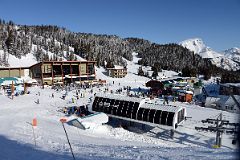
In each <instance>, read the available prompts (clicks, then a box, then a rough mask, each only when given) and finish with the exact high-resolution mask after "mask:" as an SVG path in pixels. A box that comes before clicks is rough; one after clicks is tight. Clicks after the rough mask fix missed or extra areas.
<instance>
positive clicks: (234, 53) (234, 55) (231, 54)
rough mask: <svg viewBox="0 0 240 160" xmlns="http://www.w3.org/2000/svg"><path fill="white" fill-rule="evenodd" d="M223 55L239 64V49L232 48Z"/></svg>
mask: <svg viewBox="0 0 240 160" xmlns="http://www.w3.org/2000/svg"><path fill="white" fill-rule="evenodd" d="M224 55H225V56H226V57H227V58H229V59H232V60H233V61H235V62H239V63H240V48H237V47H234V48H230V49H227V50H225V51H224Z"/></svg>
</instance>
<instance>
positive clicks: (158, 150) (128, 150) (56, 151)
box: [0, 53, 239, 160]
mask: <svg viewBox="0 0 240 160" xmlns="http://www.w3.org/2000/svg"><path fill="white" fill-rule="evenodd" d="M133 55H134V58H133V61H128V62H127V64H128V66H127V68H128V70H129V71H128V75H127V76H126V77H125V78H119V79H118V78H110V77H108V76H106V75H105V74H104V69H103V68H97V77H98V78H100V79H106V80H107V85H105V86H102V87H99V88H97V87H94V88H93V93H91V92H90V90H91V89H86V90H84V89H81V90H80V91H81V93H84V95H85V97H84V98H80V99H79V100H77V99H76V98H75V96H74V95H75V93H76V90H72V91H69V92H68V95H67V97H66V99H65V100H63V99H61V98H60V97H62V95H63V94H65V91H61V90H58V91H57V90H53V89H51V88H48V87H45V89H41V88H40V87H32V88H29V89H28V90H29V91H30V94H26V95H22V96H18V97H14V99H13V100H12V99H10V98H8V97H7V96H5V95H3V94H0V102H1V106H0V122H1V125H0V147H1V152H0V159H11V160H18V159H25V160H31V159H35V160H38V159H39V160H40V159H45V160H51V159H57V160H63V159H71V152H70V149H69V146H68V143H67V140H66V137H65V133H64V130H63V128H62V126H61V123H60V122H59V119H60V118H61V117H64V116H65V115H64V114H63V113H62V112H60V110H61V109H62V108H63V107H65V106H69V105H70V106H73V105H82V104H88V103H89V102H88V101H89V97H93V94H94V93H98V92H100V93H104V92H105V89H106V88H108V90H109V92H110V91H111V90H113V91H116V90H117V89H119V88H120V87H123V86H126V85H128V86H131V87H132V88H133V89H134V88H138V87H141V88H145V85H144V84H145V82H146V81H147V80H149V79H148V78H145V77H140V76H137V75H136V73H137V69H138V68H139V66H138V65H137V64H136V61H137V59H138V58H137V53H134V54H133ZM165 74H166V76H171V75H172V74H171V72H167V71H165ZM113 81H114V82H115V83H114V84H113ZM1 93H3V90H2V91H1ZM52 93H53V94H54V98H52V96H51V95H52ZM122 94H126V92H125V91H124V92H123V93H122ZM39 95H40V96H39ZM72 98H74V99H75V100H74V102H72ZM37 99H39V102H40V103H39V104H37V103H35V102H36V101H37ZM170 103H174V105H182V106H185V107H186V108H187V114H188V117H192V118H189V119H187V121H186V122H185V123H184V124H183V125H181V126H179V127H178V129H177V131H176V132H175V135H174V138H173V139H172V138H171V137H170V136H169V131H168V130H166V129H164V128H161V127H150V126H147V127H146V129H145V130H142V129H139V128H136V127H130V128H128V130H126V129H123V128H121V127H113V126H111V125H102V126H96V127H95V128H92V129H89V130H81V129H79V128H76V127H74V126H71V125H67V124H65V127H66V130H67V133H68V136H69V139H70V142H71V144H72V148H73V152H74V154H75V157H76V159H101V160H102V159H104V160H105V159H146V160H158V159H170V160H171V159H179V160H181V159H185V160H186V159H187V160H188V159H189V160H192V159H206V160H207V159H236V150H235V149H236V146H234V145H232V144H231V140H232V137H231V136H230V135H225V134H224V136H223V146H222V148H219V149H213V148H212V145H214V141H215V136H216V134H215V133H207V132H206V133H201V132H198V131H196V130H195V129H194V127H195V126H203V125H204V124H202V123H201V120H203V119H206V118H215V117H216V116H217V115H218V114H219V113H223V115H224V116H223V117H224V119H226V120H230V121H231V122H237V121H238V118H239V117H238V116H239V115H238V114H234V113H228V112H225V111H220V110H215V109H210V108H202V107H200V106H197V105H193V104H189V103H180V102H170ZM33 118H36V119H37V122H38V124H37V127H35V134H36V143H37V146H36V147H35V146H34V141H33V135H32V127H31V125H29V123H31V121H32V119H33Z"/></svg>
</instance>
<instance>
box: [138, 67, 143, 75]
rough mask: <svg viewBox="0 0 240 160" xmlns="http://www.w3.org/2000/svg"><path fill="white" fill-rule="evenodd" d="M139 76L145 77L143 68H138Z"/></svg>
mask: <svg viewBox="0 0 240 160" xmlns="http://www.w3.org/2000/svg"><path fill="white" fill-rule="evenodd" d="M138 75H139V76H144V72H143V69H142V67H139V68H138Z"/></svg>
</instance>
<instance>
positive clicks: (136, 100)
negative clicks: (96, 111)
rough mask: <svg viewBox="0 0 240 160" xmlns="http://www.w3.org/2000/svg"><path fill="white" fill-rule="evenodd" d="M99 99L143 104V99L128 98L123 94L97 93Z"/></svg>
mask: <svg viewBox="0 0 240 160" xmlns="http://www.w3.org/2000/svg"><path fill="white" fill-rule="evenodd" d="M96 96H97V97H105V98H110V99H117V100H125V101H132V102H139V103H140V102H141V100H142V99H140V98H135V97H127V96H124V95H121V94H103V93H97V94H96Z"/></svg>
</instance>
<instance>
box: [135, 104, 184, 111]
mask: <svg viewBox="0 0 240 160" xmlns="http://www.w3.org/2000/svg"><path fill="white" fill-rule="evenodd" d="M140 107H141V108H147V109H156V110H162V111H167V112H177V111H179V110H180V109H181V108H182V107H180V106H173V105H164V104H148V103H145V104H143V105H141V106H140Z"/></svg>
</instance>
